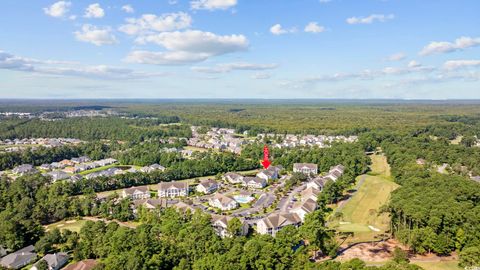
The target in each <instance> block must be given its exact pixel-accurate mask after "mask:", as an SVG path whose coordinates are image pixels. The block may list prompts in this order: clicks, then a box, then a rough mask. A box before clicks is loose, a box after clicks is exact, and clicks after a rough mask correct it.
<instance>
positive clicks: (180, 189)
mask: <svg viewBox="0 0 480 270" xmlns="http://www.w3.org/2000/svg"><path fill="white" fill-rule="evenodd" d="M158 196H159V197H161V198H162V197H186V196H188V183H187V182H185V181H184V182H177V181H172V182H161V183H160V184H158Z"/></svg>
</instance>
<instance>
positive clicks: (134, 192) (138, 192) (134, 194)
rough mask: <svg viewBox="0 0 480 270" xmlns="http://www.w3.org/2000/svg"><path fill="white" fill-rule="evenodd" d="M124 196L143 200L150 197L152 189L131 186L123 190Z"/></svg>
mask: <svg viewBox="0 0 480 270" xmlns="http://www.w3.org/2000/svg"><path fill="white" fill-rule="evenodd" d="M122 197H123V198H130V199H132V200H141V199H148V198H150V191H149V190H148V187H131V188H126V189H124V190H122Z"/></svg>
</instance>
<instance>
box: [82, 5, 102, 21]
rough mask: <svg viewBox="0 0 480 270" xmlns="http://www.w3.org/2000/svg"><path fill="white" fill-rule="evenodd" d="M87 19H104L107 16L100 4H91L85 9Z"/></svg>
mask: <svg viewBox="0 0 480 270" xmlns="http://www.w3.org/2000/svg"><path fill="white" fill-rule="evenodd" d="M83 16H84V17H85V18H102V17H103V16H105V11H104V10H103V8H102V7H101V6H100V4H99V3H95V4H91V5H89V6H88V7H87V8H86V9H85V15H83Z"/></svg>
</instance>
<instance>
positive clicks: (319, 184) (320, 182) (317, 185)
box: [307, 177, 330, 191]
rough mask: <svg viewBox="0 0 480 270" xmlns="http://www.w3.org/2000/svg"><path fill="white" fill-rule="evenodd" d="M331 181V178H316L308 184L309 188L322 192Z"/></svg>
mask: <svg viewBox="0 0 480 270" xmlns="http://www.w3.org/2000/svg"><path fill="white" fill-rule="evenodd" d="M329 180H330V179H329V178H324V177H315V178H313V179H312V180H311V181H309V182H308V183H307V188H314V189H318V190H320V191H322V190H323V187H324V186H325V184H326V183H327V181H329Z"/></svg>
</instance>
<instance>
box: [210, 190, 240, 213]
mask: <svg viewBox="0 0 480 270" xmlns="http://www.w3.org/2000/svg"><path fill="white" fill-rule="evenodd" d="M208 204H209V205H210V206H212V207H216V208H218V209H220V210H222V211H229V210H233V209H235V208H237V207H238V202H237V201H235V200H234V199H232V198H230V197H228V196H225V195H223V194H219V193H218V194H215V195H214V196H213V197H211V198H210V199H209V200H208Z"/></svg>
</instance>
